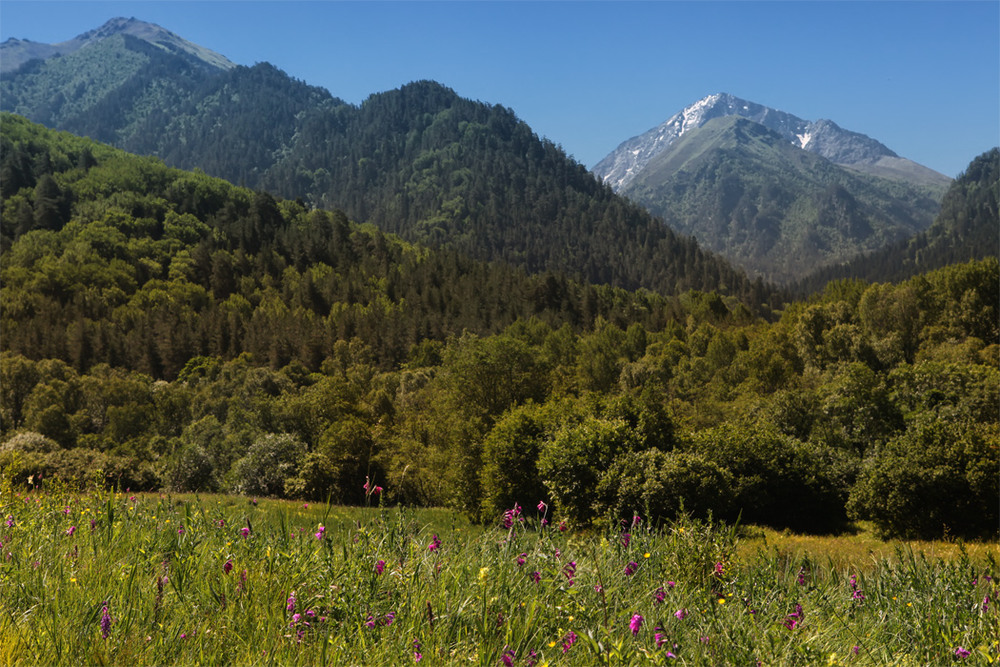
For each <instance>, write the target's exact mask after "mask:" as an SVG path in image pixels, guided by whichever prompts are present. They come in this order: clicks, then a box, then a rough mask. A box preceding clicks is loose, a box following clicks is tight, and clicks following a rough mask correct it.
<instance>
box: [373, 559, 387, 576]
mask: <svg viewBox="0 0 1000 667" xmlns="http://www.w3.org/2000/svg"><path fill="white" fill-rule="evenodd" d="M384 570H385V561H384V560H382V559H379V560H377V561H375V574H382V572H383V571H384Z"/></svg>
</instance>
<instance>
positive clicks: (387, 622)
mask: <svg viewBox="0 0 1000 667" xmlns="http://www.w3.org/2000/svg"><path fill="white" fill-rule="evenodd" d="M395 620H396V612H394V611H390V612H389V613H388V614H386V615H385V618H383V619H382V623H384V624H385V625H392V622H393V621H395Z"/></svg>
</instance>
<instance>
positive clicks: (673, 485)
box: [597, 449, 733, 523]
mask: <svg viewBox="0 0 1000 667" xmlns="http://www.w3.org/2000/svg"><path fill="white" fill-rule="evenodd" d="M732 480H733V476H732V474H730V472H729V471H728V470H726V469H725V468H722V467H720V466H719V465H718V464H716V463H714V462H712V461H709V460H707V459H705V458H704V457H702V456H700V455H698V454H691V453H687V452H678V451H672V452H663V451H660V450H659V449H648V450H646V451H644V452H639V453H636V454H624V455H622V456H619V457H618V458H617V459H615V462H614V465H612V466H611V468H610V469H609V470H608V471H607V472H606V473H605V474H604V475H603V477H602V478H601V481H600V484H598V487H597V496H598V498H600V499H601V500H600V503H601V506H600V508H599V510H600V512H601V514H605V515H607V518H608V519H609V520H610V521H614V520H617V519H631V518H632V516H633V515H634V514H639V515H641V516H644V517H646V518H647V519H648V520H650V521H652V522H653V523H658V522H661V521H663V520H667V519H676V518H678V517H680V516H682V514H684V513H685V512H686V513H688V514H690V515H691V516H694V517H696V518H706V517H708V516H709V515H710V514H714V515H716V516H718V515H725V514H728V512H729V509H730V505H731V503H732Z"/></svg>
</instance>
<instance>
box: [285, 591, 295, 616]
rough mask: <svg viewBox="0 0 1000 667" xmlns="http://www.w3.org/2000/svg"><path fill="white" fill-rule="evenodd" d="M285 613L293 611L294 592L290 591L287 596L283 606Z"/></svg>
mask: <svg viewBox="0 0 1000 667" xmlns="http://www.w3.org/2000/svg"><path fill="white" fill-rule="evenodd" d="M285 611H295V591H292V592H291V593H290V594H289V595H288V600H287V603H286V604H285Z"/></svg>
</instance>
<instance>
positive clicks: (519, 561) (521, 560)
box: [514, 553, 528, 567]
mask: <svg viewBox="0 0 1000 667" xmlns="http://www.w3.org/2000/svg"><path fill="white" fill-rule="evenodd" d="M527 557H528V554H527V553H521V555H520V556H518V557H517V558H516V559H515V561H514V562H516V563H517V566H518V567H521V566H522V565H524V563H525V559H526V558H527Z"/></svg>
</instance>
